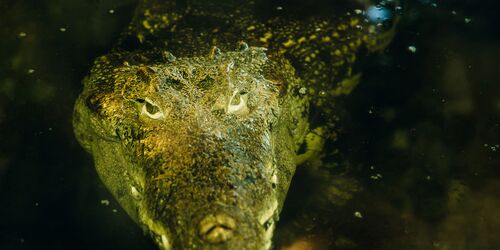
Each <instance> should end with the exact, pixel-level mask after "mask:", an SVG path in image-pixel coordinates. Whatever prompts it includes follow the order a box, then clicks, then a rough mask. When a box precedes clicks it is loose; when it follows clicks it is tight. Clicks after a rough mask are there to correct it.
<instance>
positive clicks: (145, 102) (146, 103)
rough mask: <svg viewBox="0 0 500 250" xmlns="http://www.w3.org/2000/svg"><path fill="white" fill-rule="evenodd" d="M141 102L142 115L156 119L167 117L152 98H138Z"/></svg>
mask: <svg viewBox="0 0 500 250" xmlns="http://www.w3.org/2000/svg"><path fill="white" fill-rule="evenodd" d="M137 101H138V102H139V103H141V105H142V108H141V115H146V116H147V117H149V118H151V119H155V120H159V119H162V118H164V117H165V115H164V114H163V112H162V111H161V109H160V107H159V106H158V105H157V104H156V103H154V102H153V101H152V100H151V99H149V98H147V97H146V98H145V99H138V100H137Z"/></svg>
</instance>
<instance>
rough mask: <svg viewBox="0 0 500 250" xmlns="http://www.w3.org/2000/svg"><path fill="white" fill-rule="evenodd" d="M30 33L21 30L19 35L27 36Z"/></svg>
mask: <svg viewBox="0 0 500 250" xmlns="http://www.w3.org/2000/svg"><path fill="white" fill-rule="evenodd" d="M27 35H28V34H26V32H19V37H25V36H27Z"/></svg>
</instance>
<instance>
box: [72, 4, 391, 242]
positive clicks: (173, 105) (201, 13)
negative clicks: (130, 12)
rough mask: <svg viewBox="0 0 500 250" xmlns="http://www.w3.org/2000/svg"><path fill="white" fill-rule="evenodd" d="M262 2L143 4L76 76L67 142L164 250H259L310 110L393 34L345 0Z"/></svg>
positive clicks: (326, 107)
mask: <svg viewBox="0 0 500 250" xmlns="http://www.w3.org/2000/svg"><path fill="white" fill-rule="evenodd" d="M268 4H269V3H268V2H267V1H262V2H257V3H254V2H252V1H227V0H219V1H157V0H156V1H153V0H144V1H142V2H141V3H140V4H139V6H138V8H137V11H136V14H135V16H134V19H133V21H132V23H131V24H130V26H129V28H128V29H127V30H126V32H124V34H123V36H122V38H121V39H120V41H119V42H118V43H117V45H116V47H115V48H114V49H113V51H112V52H111V53H110V54H108V55H105V56H102V57H100V58H98V59H97V60H96V61H95V64H94V66H93V68H92V70H91V73H90V75H89V76H88V77H87V78H86V79H85V80H84V89H83V91H82V93H81V95H80V96H79V98H78V100H77V101H76V104H75V112H74V129H75V134H76V137H77V138H78V140H79V142H80V144H81V145H82V146H83V147H84V148H85V149H86V150H87V151H88V152H90V153H91V154H92V155H93V157H94V160H95V165H96V169H97V171H98V173H99V175H100V177H101V179H102V180H103V182H104V183H105V184H106V186H107V187H108V189H109V190H110V191H111V192H112V193H113V195H114V196H115V197H116V198H117V200H118V201H119V202H120V204H121V205H122V206H123V208H124V209H125V210H126V211H127V213H128V214H129V215H130V216H131V217H132V218H133V219H134V220H135V221H136V222H137V223H138V224H139V225H141V226H142V227H143V228H144V230H145V231H147V232H149V233H150V234H151V236H152V237H153V238H154V239H155V241H156V242H157V244H158V246H159V247H160V248H162V249H269V248H270V247H271V238H272V234H273V230H274V226H275V222H276V220H277V219H278V216H279V213H280V211H281V209H282V205H283V202H284V199H285V197H286V193H287V190H288V187H289V184H290V181H291V178H292V176H293V174H294V172H295V167H296V159H297V158H298V157H297V152H298V150H299V148H300V146H301V144H302V143H303V141H304V138H305V136H306V134H307V133H308V131H309V130H310V129H311V128H310V127H311V125H310V124H312V122H313V121H312V116H311V113H315V114H323V115H328V114H331V112H332V110H334V108H333V107H334V102H333V100H334V99H333V97H335V96H337V95H339V94H340V93H343V91H342V86H341V84H338V83H339V82H341V80H342V79H344V78H348V77H351V76H352V75H354V73H353V72H352V65H353V63H354V62H355V60H356V56H357V54H359V53H360V51H361V49H363V48H364V49H365V51H373V50H377V49H380V48H382V47H383V46H385V44H386V43H387V41H388V39H389V38H388V36H389V35H387V34H390V32H385V33H379V32H376V30H375V29H374V27H373V26H372V25H371V24H369V23H368V22H366V21H364V17H363V16H362V15H361V14H359V13H358V11H354V9H355V8H359V9H362V8H363V6H356V3H355V2H354V1H338V4H331V6H335V8H334V9H332V10H330V9H327V10H324V13H325V15H324V16H322V15H321V14H317V15H311V14H310V13H308V11H304V10H303V8H304V7H308V6H303V5H304V4H303V3H297V4H295V3H291V4H290V5H289V6H297V8H296V9H292V10H290V11H289V12H276V11H275V8H274V7H273V8H271V6H267V5H268ZM271 4H272V1H271ZM315 6H316V5H315ZM319 6H321V5H319ZM328 6H330V5H328ZM266 8H267V9H271V10H272V11H268V12H266V13H259V12H258V11H256V10H262V9H264V10H265V9H266ZM310 12H311V13H312V12H314V13H317V10H316V9H313V10H311V11H310ZM320 12H321V11H320ZM356 13H358V14H356ZM326 14H327V15H326ZM241 41H244V42H245V43H242V42H241ZM248 45H249V46H248ZM214 46H217V47H218V48H220V50H222V51H225V52H220V50H219V49H215V48H214ZM173 55H175V56H177V58H175V57H174V56H173ZM311 110H313V112H311ZM323 120H324V121H325V122H324V124H316V123H315V126H320V125H321V126H324V127H327V128H331V127H332V120H329V119H323Z"/></svg>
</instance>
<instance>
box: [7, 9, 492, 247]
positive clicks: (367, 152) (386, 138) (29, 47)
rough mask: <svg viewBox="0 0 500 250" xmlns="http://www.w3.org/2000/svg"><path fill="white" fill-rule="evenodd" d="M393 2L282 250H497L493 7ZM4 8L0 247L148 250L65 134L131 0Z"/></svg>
mask: <svg viewBox="0 0 500 250" xmlns="http://www.w3.org/2000/svg"><path fill="white" fill-rule="evenodd" d="M284 6H285V7H286V5H284ZM402 6H403V7H402V9H400V10H398V11H399V12H401V16H402V18H401V22H400V24H399V26H398V31H397V34H396V37H395V38H394V41H393V43H392V44H391V46H389V47H388V48H387V49H386V50H385V51H384V52H383V53H381V54H377V55H372V56H370V57H369V58H367V59H366V61H365V63H364V65H363V66H362V67H363V68H362V71H363V72H364V75H363V79H362V81H361V83H360V84H359V86H357V88H356V89H355V90H354V91H353V93H352V94H351V95H350V96H348V97H347V98H345V99H344V100H342V101H341V102H342V105H343V106H344V107H345V112H343V113H342V114H340V117H341V118H342V119H341V121H342V122H341V124H340V125H341V130H340V132H339V139H338V141H337V142H336V145H332V148H336V149H338V153H337V154H335V157H332V159H330V162H328V165H329V170H328V171H332V172H334V173H336V174H338V176H339V178H338V179H336V180H334V183H333V185H331V188H329V189H328V190H324V192H317V190H316V189H314V187H315V185H316V184H317V183H318V180H320V177H318V174H316V175H315V174H314V173H312V174H311V173H310V171H311V170H309V169H299V170H298V174H297V176H296V179H295V180H294V182H293V184H292V187H291V190H290V197H289V199H288V200H287V203H286V205H285V209H284V211H283V214H282V220H281V221H280V225H279V227H278V231H277V234H276V240H275V241H276V243H277V246H279V248H281V249H472V250H475V249H481V250H482V249H498V248H499V247H498V246H499V245H500V238H499V237H498V235H500V212H499V211H500V172H499V171H498V167H500V74H498V72H500V66H499V65H500V64H498V63H497V62H496V60H497V59H498V58H500V32H499V29H498V27H497V25H498V24H500V15H498V13H499V10H500V6H498V4H497V3H496V2H495V1H466V0H463V1H451V0H450V1H430V0H427V1H424V0H420V1H407V3H406V4H404V5H402ZM0 9H1V10H2V13H3V14H2V16H0V24H1V25H0V37H1V39H0V45H1V46H0V48H1V49H0V51H1V52H0V55H1V60H0V249H9V250H10V249H155V246H154V245H153V243H152V242H151V240H150V239H149V238H148V237H146V236H144V235H143V233H142V231H141V230H140V228H138V227H137V226H136V225H135V224H134V223H133V222H132V221H131V220H130V219H129V218H128V216H127V215H126V214H125V213H124V211H123V210H122V209H121V208H120V207H119V205H118V204H117V203H116V202H115V201H114V199H113V198H112V196H111V195H110V194H109V193H108V192H107V191H106V189H105V187H104V186H103V185H102V184H101V182H100V180H99V179H98V177H97V175H96V173H95V170H94V168H93V162H92V161H91V159H90V157H89V155H87V154H86V153H85V152H84V151H83V150H82V149H81V148H80V146H79V145H78V144H77V142H76V141H75V139H74V137H73V133H72V128H71V115H72V109H73V102H74V100H75V98H76V96H77V94H78V92H79V91H80V89H81V83H80V81H81V79H82V78H83V77H84V76H85V75H86V74H87V73H88V70H89V68H90V66H91V64H92V61H93V59H94V58H95V57H97V56H98V55H100V54H103V53H106V52H107V51H108V50H109V49H110V47H111V46H112V44H113V42H114V41H115V40H116V38H117V36H118V35H119V33H120V31H121V30H122V29H123V27H125V25H126V24H127V23H128V22H129V19H130V17H131V15H132V12H133V9H134V1H131V0H128V1H116V0H108V1H104V0H103V1H80V0H71V1H62V0H46V1H34V0H32V1H10V2H7V1H0ZM372 14H373V15H375V16H377V15H383V13H382V14H381V13H379V12H372ZM346 179H349V180H355V182H352V181H346ZM353 183H356V184H353Z"/></svg>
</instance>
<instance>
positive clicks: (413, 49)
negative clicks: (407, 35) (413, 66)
mask: <svg viewBox="0 0 500 250" xmlns="http://www.w3.org/2000/svg"><path fill="white" fill-rule="evenodd" d="M408 50H409V51H410V52H411V53H415V52H417V47H415V46H413V45H410V46H408Z"/></svg>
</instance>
